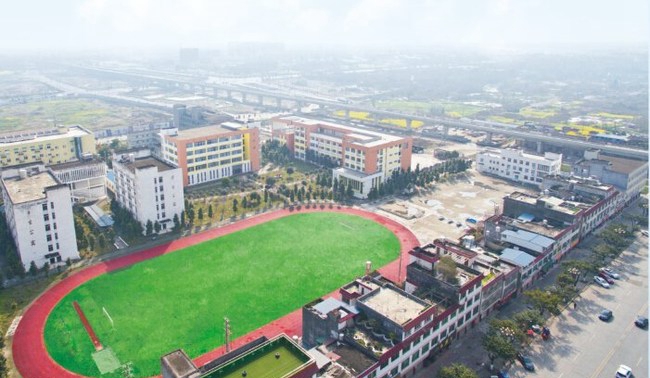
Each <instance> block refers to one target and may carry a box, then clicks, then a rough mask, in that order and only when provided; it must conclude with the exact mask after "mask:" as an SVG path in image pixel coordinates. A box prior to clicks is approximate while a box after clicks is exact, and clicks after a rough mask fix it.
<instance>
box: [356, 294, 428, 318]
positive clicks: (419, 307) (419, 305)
mask: <svg viewBox="0 0 650 378" xmlns="http://www.w3.org/2000/svg"><path fill="white" fill-rule="evenodd" d="M360 301H362V302H363V303H364V304H365V305H366V306H368V307H369V308H371V309H373V310H375V311H377V312H378V313H379V314H382V315H383V316H385V317H387V318H388V319H390V320H392V321H394V322H395V323H397V324H400V325H404V324H406V323H407V322H408V321H410V320H411V319H414V318H416V317H417V316H418V315H419V314H420V313H421V312H422V311H424V310H425V309H426V308H427V306H426V305H425V304H424V303H423V302H419V301H416V300H414V299H412V298H409V297H408V296H406V295H404V294H402V293H400V292H398V291H397V290H395V289H393V288H391V287H390V286H388V287H382V288H380V289H379V290H377V291H374V292H373V293H372V294H370V295H369V296H367V297H365V298H361V299H360Z"/></svg>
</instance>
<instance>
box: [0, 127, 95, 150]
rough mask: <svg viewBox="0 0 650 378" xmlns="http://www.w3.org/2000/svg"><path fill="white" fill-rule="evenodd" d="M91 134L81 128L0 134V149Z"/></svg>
mask: <svg viewBox="0 0 650 378" xmlns="http://www.w3.org/2000/svg"><path fill="white" fill-rule="evenodd" d="M90 134H91V133H90V132H89V131H88V130H86V129H84V128H83V127H81V126H69V127H61V128H51V129H43V130H36V131H28V130H25V131H22V132H14V133H7V134H0V147H12V146H18V145H21V144H24V143H26V142H34V141H37V140H38V141H39V142H48V141H53V140H57V139H61V138H70V137H80V136H84V135H90Z"/></svg>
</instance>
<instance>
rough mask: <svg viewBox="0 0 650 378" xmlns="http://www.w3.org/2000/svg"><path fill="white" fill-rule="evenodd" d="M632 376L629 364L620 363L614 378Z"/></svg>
mask: <svg viewBox="0 0 650 378" xmlns="http://www.w3.org/2000/svg"><path fill="white" fill-rule="evenodd" d="M631 376H632V369H630V367H629V366H626V365H621V366H619V367H618V370H616V378H630V377H631Z"/></svg>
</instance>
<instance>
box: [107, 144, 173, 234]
mask: <svg viewBox="0 0 650 378" xmlns="http://www.w3.org/2000/svg"><path fill="white" fill-rule="evenodd" d="M113 171H114V174H115V199H116V200H117V202H118V203H119V204H120V205H122V206H123V207H124V208H126V209H127V210H128V211H129V212H131V214H133V217H134V218H135V219H136V220H138V221H139V222H140V224H142V227H143V228H144V229H145V230H146V225H147V222H148V221H151V222H152V223H154V224H155V223H158V224H160V232H163V233H164V232H167V231H171V229H172V228H173V227H174V222H173V220H174V216H175V215H177V216H178V217H179V218H180V216H181V212H182V211H183V210H184V206H185V203H184V197H183V182H182V171H181V169H180V168H177V167H175V166H173V165H170V164H168V163H166V162H163V161H162V160H159V159H157V158H154V157H152V156H150V152H149V150H131V151H126V152H123V153H120V154H115V155H114V156H113Z"/></svg>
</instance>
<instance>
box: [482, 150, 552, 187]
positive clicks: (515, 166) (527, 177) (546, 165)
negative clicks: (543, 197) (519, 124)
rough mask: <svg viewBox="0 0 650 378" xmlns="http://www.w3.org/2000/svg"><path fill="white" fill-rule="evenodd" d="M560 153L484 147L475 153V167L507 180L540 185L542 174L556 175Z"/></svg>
mask: <svg viewBox="0 0 650 378" xmlns="http://www.w3.org/2000/svg"><path fill="white" fill-rule="evenodd" d="M561 167H562V154H555V153H552V152H547V153H545V154H544V155H543V156H540V155H533V154H527V153H524V152H523V151H522V150H515V149H485V150H482V151H481V152H479V153H478V154H477V155H476V169H477V170H478V171H479V172H480V173H486V174H491V175H495V176H498V177H502V178H505V179H508V180H512V181H516V182H520V183H524V184H530V185H536V186H540V185H541V183H542V180H543V178H544V176H546V175H557V174H559V173H560V170H561Z"/></svg>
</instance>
